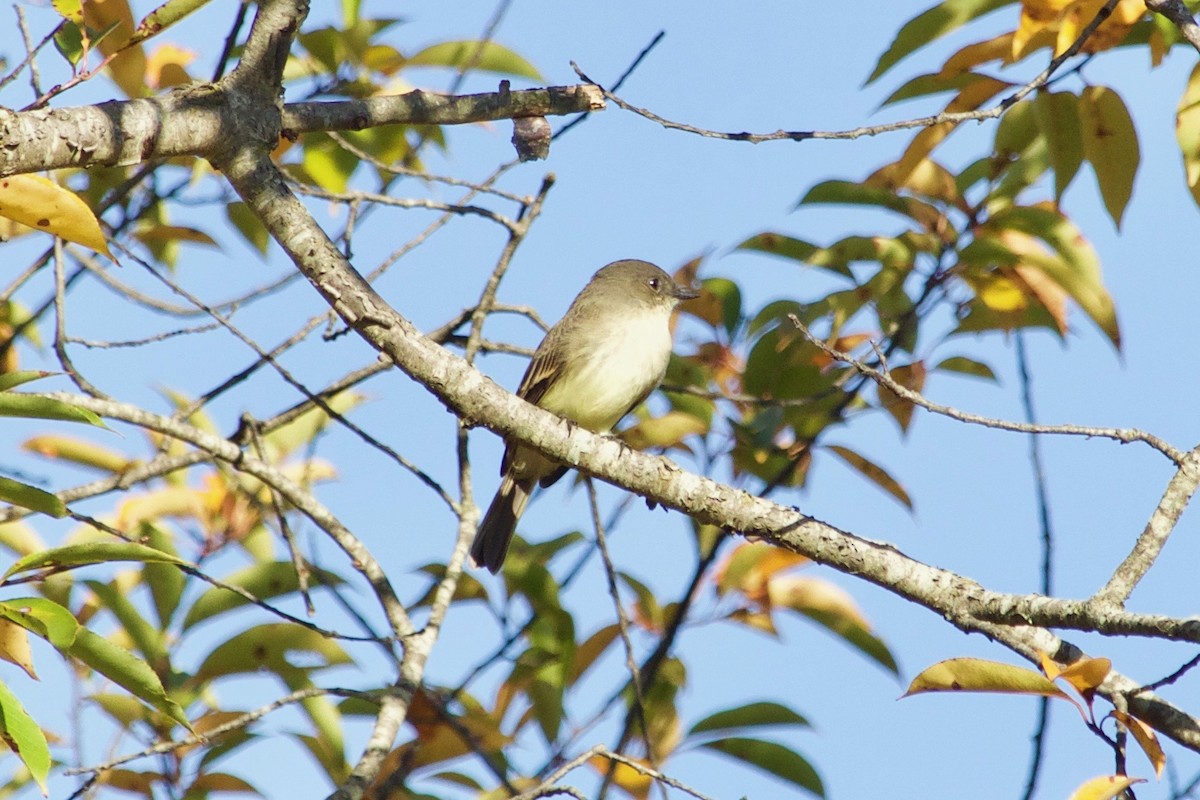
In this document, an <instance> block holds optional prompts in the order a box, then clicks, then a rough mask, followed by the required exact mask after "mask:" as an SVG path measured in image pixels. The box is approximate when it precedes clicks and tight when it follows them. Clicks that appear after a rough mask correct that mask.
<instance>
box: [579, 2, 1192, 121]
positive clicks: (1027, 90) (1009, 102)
mask: <svg viewBox="0 0 1200 800" xmlns="http://www.w3.org/2000/svg"><path fill="white" fill-rule="evenodd" d="M1179 1H1180V0H1174V2H1179ZM1117 2H1118V0H1108V2H1107V3H1106V4H1105V5H1104V6H1103V7H1101V8H1100V10H1099V11H1097V12H1096V16H1095V17H1093V18H1092V21H1091V22H1089V23H1088V24H1087V26H1086V27H1085V28H1084V29H1083V30H1082V31H1081V32H1080V34H1079V38H1077V39H1076V40H1075V42H1074V43H1073V44H1072V45H1071V46H1070V47H1068V48H1067V49H1066V50H1065V51H1063V52H1062V53H1061V54H1059V55H1058V56H1056V57H1055V58H1053V59H1051V61H1050V64H1049V65H1048V66H1047V67H1046V68H1045V69H1044V70H1042V71H1041V72H1040V73H1038V75H1037V77H1035V78H1034V79H1033V80H1031V81H1029V82H1028V83H1026V84H1025V85H1024V86H1022V87H1020V88H1019V89H1017V90H1016V91H1015V92H1013V93H1012V94H1010V95H1008V96H1007V97H1005V98H1004V99H1002V100H1001V101H1000V102H998V103H996V104H995V105H994V106H992V107H990V108H985V109H976V110H974V111H959V112H942V113H940V114H933V115H930V116H926V117H918V118H916V119H908V120H902V121H899V122H887V123H884V124H881V125H864V126H862V127H858V128H850V129H848V130H843V131H784V130H779V131H775V132H774V133H747V132H744V131H743V132H725V131H715V130H709V129H707V128H698V127H696V126H694V125H687V124H685V123H682V122H674V121H672V120H669V119H667V118H665V117H661V116H659V115H658V114H655V113H654V112H652V111H650V110H648V109H645V108H639V107H638V106H635V105H633V104H632V103H629V102H627V101H625V100H622V99H621V98H620V97H618V96H617V95H615V94H613V93H612V92H611V91H608V90H606V89H605V88H604V87H603V86H601V85H600V84H598V83H596V82H595V81H594V80H592V79H591V78H589V77H588V76H587V75H585V74H584V72H583V70H581V69H580V68H579V65H578V64H576V63H575V62H574V61H572V62H571V67H572V68H573V69H574V70H575V73H576V74H577V75H579V77H580V79H581V80H583V81H586V82H587V83H590V84H592V85H593V86H595V87H596V88H597V89H599V90H600V91H601V92H602V93H603V94H604V97H605V98H606V99H608V100H611V101H612V102H614V103H616V104H617V105H618V106H620V107H621V108H623V109H625V110H626V111H631V112H633V113H634V114H637V115H638V116H641V117H645V118H646V119H648V120H650V121H651V122H656V123H658V124H659V125H661V126H663V127H664V128H667V129H669V130H677V131H684V132H686V133H692V134H695V135H697V136H703V137H706V138H709V139H725V140H727V141H732V142H750V143H751V144H759V143H762V142H775V141H792V142H803V141H807V140H809V139H858V138H861V137H863V136H878V135H879V134H882V133H891V132H893V131H901V130H910V129H912V128H929V127H932V126H934V125H942V124H947V123H949V124H955V125H956V124H958V123H960V122H968V121H972V120H974V121H977V122H980V121H983V120H988V119H995V118H996V117H999V116H1000V115H1001V114H1003V113H1004V112H1005V111H1007V110H1008V109H1009V108H1011V107H1012V106H1013V105H1015V104H1016V103H1018V102H1020V101H1021V100H1024V99H1025V98H1026V97H1028V96H1029V95H1030V94H1031V93H1033V92H1035V91H1037V90H1038V89H1040V88H1041V87H1043V86H1045V85H1046V83H1047V82H1049V80H1050V78H1051V77H1052V76H1053V75H1054V73H1055V72H1057V71H1058V68H1059V67H1061V66H1062V65H1063V64H1064V63H1065V62H1066V61H1067V60H1068V59H1071V58H1073V57H1074V56H1075V55H1076V54H1077V53H1079V50H1080V48H1082V47H1083V45H1084V43H1085V42H1087V40H1088V39H1089V38H1090V37H1091V35H1092V33H1094V32H1095V30H1096V29H1097V28H1099V27H1100V25H1101V23H1103V22H1104V20H1106V19H1108V17H1109V15H1111V14H1112V11H1113V8H1115V7H1116V5H1117ZM1180 4H1182V3H1180Z"/></svg>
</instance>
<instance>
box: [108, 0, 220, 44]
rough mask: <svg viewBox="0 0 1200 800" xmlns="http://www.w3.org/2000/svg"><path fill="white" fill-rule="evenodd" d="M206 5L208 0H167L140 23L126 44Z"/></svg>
mask: <svg viewBox="0 0 1200 800" xmlns="http://www.w3.org/2000/svg"><path fill="white" fill-rule="evenodd" d="M205 5H208V0H167V2H165V3H163V4H162V5H161V6H159V7H158V8H156V9H154V10H153V11H151V12H150V13H149V14H147V15H146V16H145V17H144V18H143V19H142V21H141V22H139V23H138V26H137V30H135V31H134V32H133V35H132V36H130V37H129V43H128V44H126V45H125V46H126V47H128V46H129V45H133V44H137V43H138V42H141V41H145V40H146V39H149V38H150V37H151V36H154V35H156V34H158V33H160V32H161V31H163V30H164V29H166V28H167V27H169V26H171V25H174V24H175V23H176V22H178V21H179V20H181V19H183V18H184V17H186V16H187V15H188V14H191V13H192V12H193V11H195V10H196V9H198V8H201V7H203V6H205Z"/></svg>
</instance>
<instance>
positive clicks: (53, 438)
mask: <svg viewBox="0 0 1200 800" xmlns="http://www.w3.org/2000/svg"><path fill="white" fill-rule="evenodd" d="M21 447H22V448H23V449H25V450H28V451H29V452H31V453H37V454H38V455H41V456H45V457H47V458H57V459H61V460H63V461H70V462H72V463H74V464H80V465H82V466H85V467H94V468H96V469H101V470H104V471H105V472H124V471H125V470H127V469H129V467H131V466H132V465H133V464H134V463H135V461H134V459H131V458H129V457H128V456H126V455H124V454H123V453H118V452H116V451H115V450H110V449H108V448H107V447H101V446H100V445H98V444H93V443H92V442H87V441H84V440H83V439H76V438H74V437H71V436H61V435H59V434H47V435H45V436H34V437H33V438H32V439H26V440H25V441H24V442H23V443H22V444H21Z"/></svg>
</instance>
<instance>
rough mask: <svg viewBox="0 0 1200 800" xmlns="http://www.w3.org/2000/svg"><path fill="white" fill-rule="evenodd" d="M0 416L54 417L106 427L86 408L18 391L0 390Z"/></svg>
mask: <svg viewBox="0 0 1200 800" xmlns="http://www.w3.org/2000/svg"><path fill="white" fill-rule="evenodd" d="M0 417H24V418H27V419H56V420H62V421H64V422H86V423H87V424H89V425H97V426H99V427H101V428H105V427H107V426H106V425H105V424H104V422H103V421H102V420H101V419H100V417H98V416H96V415H95V414H93V413H92V412H91V411H88V410H87V409H86V408H79V407H78V406H73V405H71V404H70V403H66V402H63V401H62V400H56V399H54V398H53V397H42V396H40V395H33V394H21V393H19V392H0Z"/></svg>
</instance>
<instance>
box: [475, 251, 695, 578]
mask: <svg viewBox="0 0 1200 800" xmlns="http://www.w3.org/2000/svg"><path fill="white" fill-rule="evenodd" d="M695 296H696V292H694V291H692V290H691V289H687V288H685V287H681V286H679V285H678V284H676V283H675V282H674V281H673V280H671V276H669V275H668V274H667V273H665V272H663V271H662V270H661V269H659V268H658V267H656V266H654V265H653V264H651V263H649V262H647V261H636V260H627V261H615V262H613V263H612V264H609V265H608V266H606V267H604V268H603V269H601V270H600V271H599V272H597V273H596V274H595V275H594V276H592V279H591V281H589V282H588V284H587V286H585V287H583V291H581V292H580V293H579V296H578V297H576V298H575V301H574V302H573V303H571V307H570V308H568V309H567V313H566V314H564V315H563V318H562V319H561V320H559V322H558V324H557V325H555V326H554V327H553V328H551V329H550V330H549V331H548V332H547V333H546V337H545V338H544V339H543V340H542V343H541V344H540V345H539V346H538V349H537V351H536V352H535V353H534V355H533V360H532V361H531V362H530V364H529V368H528V369H526V370H525V377H524V378H522V379H521V386H520V388H518V389H517V396H518V397H521V398H523V399H524V400H526V401H527V402H530V403H533V404H534V405H537V406H541V407H542V408H544V409H546V410H548V411H553V412H554V413H555V414H558V415H559V416H560V417H563V418H565V419H568V420H570V421H571V422H574V423H576V424H578V425H582V426H583V427H585V428H587V429H589V430H592V431H596V432H598V433H600V432H606V431H609V430H611V429H612V427H613V426H614V425H616V424H617V422H619V421H620V419H621V417H623V416H625V415H626V414H627V413H629V412H630V411H631V410H633V409H634V408H636V407H637V406H638V405H640V404H641V403H642V401H643V400H645V399H646V398H647V397H648V396H649V395H650V393H651V392H652V391H654V389H655V387H657V386H658V384H659V381H661V380H662V377H663V374H664V373H665V372H666V370H667V362H668V361H669V360H670V357H671V329H670V320H671V312H672V311H673V310H674V308H675V306H676V305H678V303H679V302H680V301H681V300H686V299H689V298H692V297H695ZM566 471H567V467H565V466H563V465H562V464H560V463H558V462H557V461H554V460H553V459H550V458H547V457H546V456H544V455H542V454H541V453H539V452H538V451H537V450H535V449H533V448H531V447H528V446H526V445H523V444H520V443H519V442H515V441H508V442H507V443H506V447H505V450H504V460H503V461H502V462H501V465H500V474H501V475H502V476H503V479H502V480H501V482H500V488H499V489H498V490H497V492H496V496H495V498H493V499H492V503H491V505H490V506H489V507H488V510H487V513H486V514H484V516H483V521H482V522H480V523H479V530H478V532H477V533H476V534H475V543H474V544H473V545H472V546H471V558H472V560H473V561H474V562H475V564H476V565H478V566H481V567H486V568H487V569H488V570H489V571H491V572H493V573H494V572H497V571H499V569H500V567H501V566H502V565H503V564H504V556H505V554H507V552H508V544H509V542H510V541H511V540H512V535H513V531H514V530H515V529H516V526H517V520H519V519H520V518H521V514H522V513H523V512H524V511H525V506H526V505H527V504H528V502H529V496H530V494H532V493H533V489H534V486H535V485H540V486H543V487H544V486H549V485H550V484H552V483H554V482H555V481H557V480H558V479H559V478H561V477H562V476H563V474H564V473H565V472H566Z"/></svg>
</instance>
